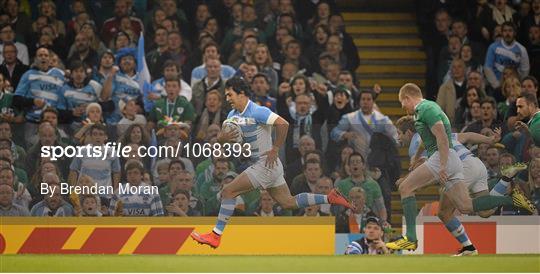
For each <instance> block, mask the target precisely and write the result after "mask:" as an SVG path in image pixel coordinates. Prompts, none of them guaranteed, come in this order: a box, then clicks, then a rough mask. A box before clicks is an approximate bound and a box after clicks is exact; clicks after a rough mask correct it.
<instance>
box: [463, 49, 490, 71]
mask: <svg viewBox="0 0 540 274" xmlns="http://www.w3.org/2000/svg"><path fill="white" fill-rule="evenodd" d="M459 58H460V59H462V60H463V61H464V62H465V72H466V74H469V72H471V71H478V72H483V71H484V67H483V66H482V63H483V61H484V60H485V59H479V58H477V57H476V56H475V55H474V54H473V50H472V47H471V45H469V44H464V45H463V46H461V52H460V53H459ZM479 60H481V61H479Z"/></svg>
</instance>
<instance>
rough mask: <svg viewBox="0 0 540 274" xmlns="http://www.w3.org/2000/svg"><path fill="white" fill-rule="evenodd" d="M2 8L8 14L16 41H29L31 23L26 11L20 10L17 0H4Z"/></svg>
mask: <svg viewBox="0 0 540 274" xmlns="http://www.w3.org/2000/svg"><path fill="white" fill-rule="evenodd" d="M4 5H5V6H4V10H5V12H6V14H7V15H8V16H9V23H10V24H11V25H12V26H13V28H14V30H15V33H16V35H17V36H18V37H16V40H17V41H22V42H23V43H28V42H30V41H31V38H30V34H31V33H32V23H31V21H30V18H29V17H28V15H26V13H24V12H21V10H20V5H19V1H17V0H8V1H5V2H4Z"/></svg>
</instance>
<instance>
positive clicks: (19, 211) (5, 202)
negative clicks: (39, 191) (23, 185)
mask: <svg viewBox="0 0 540 274" xmlns="http://www.w3.org/2000/svg"><path fill="white" fill-rule="evenodd" d="M14 196H15V194H14V190H13V188H12V187H11V186H9V185H6V184H0V216H2V217H8V216H14V217H15V216H30V212H28V209H27V208H25V207H23V206H20V205H18V204H16V203H14V202H13V200H14Z"/></svg>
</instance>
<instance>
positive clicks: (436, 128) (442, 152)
mask: <svg viewBox="0 0 540 274" xmlns="http://www.w3.org/2000/svg"><path fill="white" fill-rule="evenodd" d="M431 133H433V135H434V136H435V138H436V140H437V151H439V158H440V160H441V163H440V165H441V169H440V174H439V175H440V178H439V179H440V181H441V183H445V182H446V179H447V174H446V167H447V164H448V156H449V154H450V148H449V146H450V143H449V142H450V141H449V140H448V136H447V135H446V130H445V128H444V124H443V122H442V121H438V122H437V123H435V124H434V125H433V126H432V127H431Z"/></svg>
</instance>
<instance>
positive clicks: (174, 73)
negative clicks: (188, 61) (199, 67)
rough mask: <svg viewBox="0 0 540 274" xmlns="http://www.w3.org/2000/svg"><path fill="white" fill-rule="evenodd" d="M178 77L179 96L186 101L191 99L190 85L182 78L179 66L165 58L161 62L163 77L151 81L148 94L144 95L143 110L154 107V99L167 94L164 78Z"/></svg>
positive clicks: (146, 110)
mask: <svg viewBox="0 0 540 274" xmlns="http://www.w3.org/2000/svg"><path fill="white" fill-rule="evenodd" d="M170 78H178V79H180V94H179V95H180V96H183V97H185V98H186V100H187V101H191V97H192V91H191V87H190V86H189V85H188V84H187V83H186V82H184V80H182V71H181V68H180V66H179V65H178V64H177V63H175V62H174V61H172V60H167V61H166V62H165V64H163V77H161V78H159V79H157V80H155V81H154V82H152V89H151V90H150V91H148V95H145V97H144V110H145V112H147V113H148V112H150V111H151V110H152V108H153V107H154V101H157V100H159V99H161V98H162V97H165V96H167V92H166V91H165V79H170Z"/></svg>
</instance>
